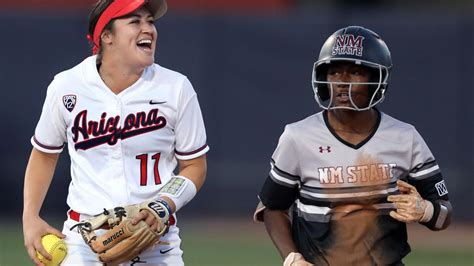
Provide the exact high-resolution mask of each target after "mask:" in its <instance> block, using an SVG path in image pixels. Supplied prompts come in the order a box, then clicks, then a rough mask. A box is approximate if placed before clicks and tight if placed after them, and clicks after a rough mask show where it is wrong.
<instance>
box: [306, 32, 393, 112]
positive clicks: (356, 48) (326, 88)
mask: <svg viewBox="0 0 474 266" xmlns="http://www.w3.org/2000/svg"><path fill="white" fill-rule="evenodd" d="M341 61H342V62H352V63H354V64H356V65H362V66H365V67H367V68H368V69H369V70H370V71H371V72H373V73H374V74H376V75H373V76H374V78H373V79H371V80H370V81H369V82H366V83H347V85H349V99H350V101H351V103H352V107H334V106H332V99H333V97H332V93H333V90H332V89H331V88H332V84H330V83H329V82H327V71H328V68H329V65H330V64H332V63H334V62H341ZM391 68H392V57H391V55H390V51H389V49H388V47H387V45H386V44H385V42H384V41H383V40H382V39H381V38H380V36H379V35H378V34H377V33H375V32H373V31H371V30H369V29H366V28H363V27H360V26H348V27H345V28H342V29H340V30H338V31H336V32H334V33H333V34H332V35H331V36H330V37H329V38H328V39H327V40H326V42H325V43H324V45H323V47H322V48H321V52H320V54H319V58H318V61H316V62H315V63H314V65H313V80H312V84H313V90H314V94H315V98H316V101H317V102H318V104H319V106H320V107H321V108H323V109H326V110H328V109H335V108H344V109H351V110H357V111H363V110H368V109H370V108H372V107H374V106H375V105H377V104H378V103H380V102H382V101H383V99H384V97H385V92H386V90H387V86H388V83H387V81H388V77H389V75H390V69H391ZM354 84H361V85H362V84H363V85H368V87H369V90H370V95H371V98H370V100H369V104H368V105H367V106H357V105H356V104H355V103H354V101H353V99H352V96H351V88H352V85H354Z"/></svg>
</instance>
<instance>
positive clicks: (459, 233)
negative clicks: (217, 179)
mask: <svg viewBox="0 0 474 266" xmlns="http://www.w3.org/2000/svg"><path fill="white" fill-rule="evenodd" d="M181 220H182V221H183V222H182V223H181V224H180V227H181V229H182V231H188V230H189V231H195V230H197V231H199V232H208V233H209V234H210V235H214V236H226V235H229V234H232V233H233V232H235V233H237V234H238V233H239V232H241V233H242V235H252V236H253V237H255V238H262V237H263V238H268V235H267V233H266V231H265V227H264V226H263V224H262V223H255V222H253V221H252V220H251V218H249V219H242V218H241V217H238V218H235V219H232V218H224V219H212V220H207V219H196V218H191V217H186V218H183V219H181ZM408 238H409V242H410V245H411V246H412V247H413V248H445V247H449V248H450V249H456V248H462V249H467V248H471V249H472V250H473V253H474V224H452V225H450V227H449V228H448V229H446V230H443V231H431V230H429V229H428V228H426V227H424V226H422V225H420V224H409V225H408ZM269 241H270V240H269Z"/></svg>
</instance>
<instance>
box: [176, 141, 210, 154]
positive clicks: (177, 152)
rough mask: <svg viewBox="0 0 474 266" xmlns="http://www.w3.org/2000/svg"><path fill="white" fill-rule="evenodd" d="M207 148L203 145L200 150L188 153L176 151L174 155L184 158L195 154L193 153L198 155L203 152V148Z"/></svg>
mask: <svg viewBox="0 0 474 266" xmlns="http://www.w3.org/2000/svg"><path fill="white" fill-rule="evenodd" d="M206 147H207V143H206V144H204V146H202V147H201V148H199V149H197V150H194V151H190V152H179V151H176V150H175V152H176V154H178V155H180V156H186V155H191V154H195V153H198V152H200V151H202V150H204V149H205V148H206Z"/></svg>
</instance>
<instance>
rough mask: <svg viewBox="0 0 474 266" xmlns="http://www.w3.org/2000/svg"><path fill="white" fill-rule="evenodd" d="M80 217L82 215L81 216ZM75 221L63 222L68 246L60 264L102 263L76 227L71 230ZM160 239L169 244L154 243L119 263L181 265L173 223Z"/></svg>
mask: <svg viewBox="0 0 474 266" xmlns="http://www.w3.org/2000/svg"><path fill="white" fill-rule="evenodd" d="M81 218H82V217H81ZM77 223H78V222H77V221H74V220H72V219H71V218H68V220H66V221H65V222H64V227H63V231H62V232H63V234H65V235H66V238H65V239H64V240H65V241H66V245H67V248H68V252H67V256H66V258H65V259H64V261H63V262H62V263H61V265H87V266H89V265H97V266H102V265H104V264H103V263H102V262H100V261H99V259H98V258H97V255H96V254H95V253H94V252H92V250H91V248H90V247H89V246H88V245H87V244H86V243H85V242H84V240H83V239H82V236H81V234H79V233H78V232H77V230H76V229H73V230H72V231H71V230H70V228H71V227H72V226H74V225H75V224H77ZM105 231H106V230H97V231H96V234H97V235H101V234H103V233H105ZM160 240H162V241H166V242H168V243H170V244H169V245H155V246H154V247H152V248H150V249H147V250H145V251H144V252H143V253H141V254H140V255H139V256H138V257H136V258H134V259H132V260H131V261H130V262H126V263H122V264H120V265H122V266H125V265H135V266H142V265H143V266H145V265H162V266H165V265H173V266H175V265H176V266H183V265H184V262H183V258H182V255H183V251H182V250H181V248H180V245H181V239H180V237H179V228H178V227H176V226H175V225H173V226H171V227H170V229H169V232H168V233H167V234H166V235H164V236H163V237H162V238H161V239H160Z"/></svg>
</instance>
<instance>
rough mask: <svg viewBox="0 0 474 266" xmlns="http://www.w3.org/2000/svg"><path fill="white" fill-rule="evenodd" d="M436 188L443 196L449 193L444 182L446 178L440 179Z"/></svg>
mask: <svg viewBox="0 0 474 266" xmlns="http://www.w3.org/2000/svg"><path fill="white" fill-rule="evenodd" d="M435 187H436V190H437V191H438V195H440V196H443V195H446V194H448V188H446V185H445V184H444V180H441V181H439V182H438V183H436V184H435Z"/></svg>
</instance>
